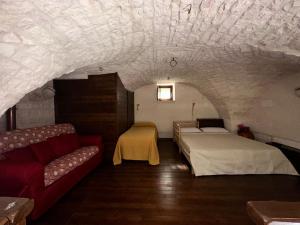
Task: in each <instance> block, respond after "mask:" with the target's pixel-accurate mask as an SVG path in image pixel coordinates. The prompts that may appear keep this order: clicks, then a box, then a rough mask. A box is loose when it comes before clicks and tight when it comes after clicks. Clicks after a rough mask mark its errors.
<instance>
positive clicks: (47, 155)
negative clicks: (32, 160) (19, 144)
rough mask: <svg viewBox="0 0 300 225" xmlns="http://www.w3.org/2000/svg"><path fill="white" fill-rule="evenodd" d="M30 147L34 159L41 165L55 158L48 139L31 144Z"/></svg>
mask: <svg viewBox="0 0 300 225" xmlns="http://www.w3.org/2000/svg"><path fill="white" fill-rule="evenodd" d="M30 148H31V151H32V152H33V154H34V155H35V157H36V159H37V160H38V161H39V162H40V163H42V164H43V165H47V164H48V163H49V162H51V161H53V160H54V159H56V155H55V154H54V152H53V150H52V147H51V145H50V143H49V142H48V141H43V142H39V143H36V144H31V145H30Z"/></svg>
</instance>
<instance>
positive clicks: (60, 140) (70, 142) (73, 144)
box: [47, 134, 80, 157]
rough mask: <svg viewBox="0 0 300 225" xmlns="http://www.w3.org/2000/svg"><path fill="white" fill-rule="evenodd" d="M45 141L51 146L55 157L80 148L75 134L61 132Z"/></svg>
mask: <svg viewBox="0 0 300 225" xmlns="http://www.w3.org/2000/svg"><path fill="white" fill-rule="evenodd" d="M47 141H48V142H49V143H50V145H51V146H52V149H53V152H54V153H55V155H56V156H57V157H61V156H63V155H66V154H69V153H71V152H73V151H74V150H76V149H78V148H80V143H79V140H78V136H77V134H63V135H60V136H56V137H51V138H48V139H47Z"/></svg>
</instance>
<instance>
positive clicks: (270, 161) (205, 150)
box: [181, 133, 298, 176]
mask: <svg viewBox="0 0 300 225" xmlns="http://www.w3.org/2000/svg"><path fill="white" fill-rule="evenodd" d="M181 144H182V146H183V148H184V149H185V151H186V154H187V155H189V157H190V159H189V161H190V162H191V165H192V167H193V170H194V173H195V175H196V176H203V175H225V174H227V175H231V174H290V175H298V173H297V171H296V170H295V168H294V167H293V165H292V164H291V163H290V161H289V160H288V159H287V158H286V157H285V156H284V155H283V154H282V152H281V151H280V150H279V149H277V148H275V147H273V146H271V145H267V144H264V143H261V142H258V141H253V140H250V139H247V138H244V137H240V136H237V135H235V134H231V133H182V134H181Z"/></svg>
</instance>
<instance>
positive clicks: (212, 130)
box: [201, 127, 229, 133]
mask: <svg viewBox="0 0 300 225" xmlns="http://www.w3.org/2000/svg"><path fill="white" fill-rule="evenodd" d="M201 130H202V131H203V132H205V133H228V132H229V131H228V130H226V129H225V128H222V127H201Z"/></svg>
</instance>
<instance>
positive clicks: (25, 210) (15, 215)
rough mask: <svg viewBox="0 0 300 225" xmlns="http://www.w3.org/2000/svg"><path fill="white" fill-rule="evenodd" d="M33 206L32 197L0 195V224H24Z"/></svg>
mask: <svg viewBox="0 0 300 225" xmlns="http://www.w3.org/2000/svg"><path fill="white" fill-rule="evenodd" d="M33 206H34V203H33V200H32V199H28V198H14V197H0V225H11V224H13V225H25V224H26V217H27V216H28V215H29V214H30V213H31V211H32V209H33Z"/></svg>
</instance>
